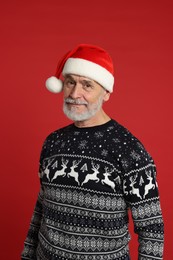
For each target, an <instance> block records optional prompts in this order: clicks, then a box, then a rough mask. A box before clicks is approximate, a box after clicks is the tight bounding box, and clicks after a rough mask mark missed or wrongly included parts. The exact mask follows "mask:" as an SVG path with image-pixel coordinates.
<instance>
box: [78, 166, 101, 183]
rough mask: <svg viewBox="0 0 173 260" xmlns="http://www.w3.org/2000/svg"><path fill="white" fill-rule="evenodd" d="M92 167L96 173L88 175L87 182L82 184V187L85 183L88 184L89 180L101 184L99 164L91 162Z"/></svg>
mask: <svg viewBox="0 0 173 260" xmlns="http://www.w3.org/2000/svg"><path fill="white" fill-rule="evenodd" d="M91 165H92V170H93V171H94V172H93V173H88V174H87V175H86V176H85V180H84V181H83V182H82V184H81V186H82V185H83V184H84V183H87V182H88V181H89V180H92V181H95V182H99V178H98V177H97V174H98V173H99V171H98V169H99V168H100V166H99V164H95V165H94V163H93V161H92V162H91Z"/></svg>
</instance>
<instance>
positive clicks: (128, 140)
mask: <svg viewBox="0 0 173 260" xmlns="http://www.w3.org/2000/svg"><path fill="white" fill-rule="evenodd" d="M114 122H115V123H114V124H115V125H116V135H117V136H118V140H119V142H120V143H121V144H120V147H121V150H123V148H124V149H125V150H126V151H127V150H128V154H131V155H133V154H137V153H140V154H141V153H142V154H143V155H145V156H146V155H147V156H150V154H149V153H148V151H147V150H146V148H145V145H144V144H143V142H142V141H141V137H137V134H134V133H133V132H132V131H130V130H129V129H128V128H127V127H126V126H124V125H123V124H121V123H119V122H117V121H115V120H114Z"/></svg>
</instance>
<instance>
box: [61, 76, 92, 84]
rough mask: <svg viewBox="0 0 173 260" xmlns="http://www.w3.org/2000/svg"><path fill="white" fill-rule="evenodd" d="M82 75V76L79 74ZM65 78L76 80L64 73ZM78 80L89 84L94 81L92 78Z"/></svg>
mask: <svg viewBox="0 0 173 260" xmlns="http://www.w3.org/2000/svg"><path fill="white" fill-rule="evenodd" d="M79 77H80V76H79ZM81 77H82V76H81ZM65 79H71V80H74V81H76V80H75V79H74V78H73V76H72V75H66V76H65ZM79 81H81V82H85V83H86V82H87V83H90V84H93V83H94V80H90V79H85V78H84V79H80V80H79Z"/></svg>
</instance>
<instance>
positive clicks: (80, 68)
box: [62, 58, 114, 92]
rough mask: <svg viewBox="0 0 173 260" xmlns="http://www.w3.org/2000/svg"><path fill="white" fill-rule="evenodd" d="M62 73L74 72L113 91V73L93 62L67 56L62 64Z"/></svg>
mask: <svg viewBox="0 0 173 260" xmlns="http://www.w3.org/2000/svg"><path fill="white" fill-rule="evenodd" d="M62 74H63V75H66V74H76V75H80V76H84V77H87V78H90V79H92V80H94V81H96V82H97V83H99V84H100V85H101V86H102V87H104V88H105V89H106V90H108V91H109V92H113V85H114V77H113V75H112V74H111V73H110V72H109V71H108V70H106V69H105V68H104V67H102V66H100V65H98V64H96V63H94V62H91V61H88V60H84V59H80V58H69V59H68V60H67V61H66V63H65V65H64V68H63V71H62Z"/></svg>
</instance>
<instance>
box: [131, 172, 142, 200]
mask: <svg viewBox="0 0 173 260" xmlns="http://www.w3.org/2000/svg"><path fill="white" fill-rule="evenodd" d="M136 178H137V174H136V175H135V176H134V177H132V176H131V177H130V181H131V183H130V187H131V188H132V190H131V191H130V194H134V195H135V194H136V196H137V197H139V198H140V199H142V197H141V195H140V193H139V188H135V187H134V184H135V183H136Z"/></svg>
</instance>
